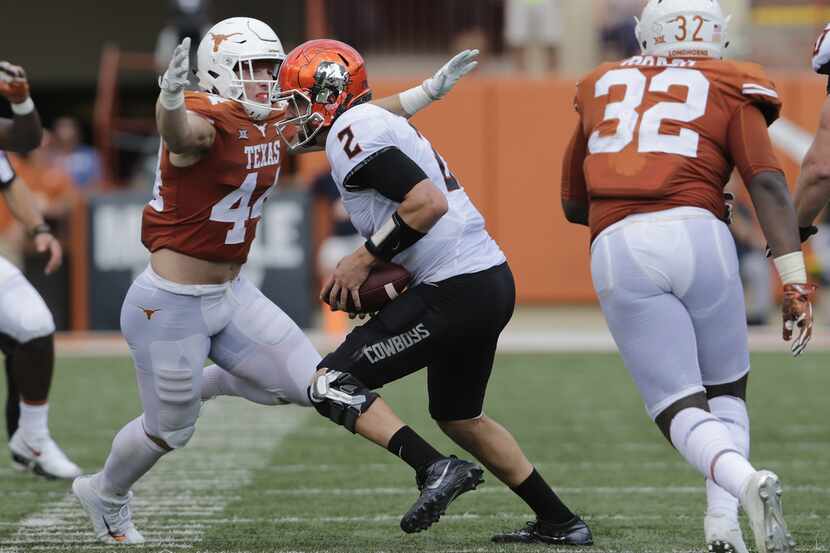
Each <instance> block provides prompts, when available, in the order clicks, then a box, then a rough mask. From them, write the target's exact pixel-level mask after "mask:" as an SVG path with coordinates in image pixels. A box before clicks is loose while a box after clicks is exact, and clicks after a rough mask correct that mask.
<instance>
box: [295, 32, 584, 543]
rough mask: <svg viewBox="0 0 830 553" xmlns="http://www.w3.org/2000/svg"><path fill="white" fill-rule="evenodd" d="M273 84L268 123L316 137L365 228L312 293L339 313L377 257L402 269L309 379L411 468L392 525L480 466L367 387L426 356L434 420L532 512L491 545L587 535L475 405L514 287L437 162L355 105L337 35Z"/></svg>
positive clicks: (307, 51)
mask: <svg viewBox="0 0 830 553" xmlns="http://www.w3.org/2000/svg"><path fill="white" fill-rule="evenodd" d="M280 89H281V90H282V91H283V95H282V96H281V98H282V99H283V100H284V101H286V102H287V103H288V108H287V115H286V119H284V120H283V122H281V123H280V125H279V128H280V132H281V133H283V136H284V138H285V139H286V142H287V143H288V144H289V147H290V148H293V149H295V150H302V149H304V148H308V147H320V146H323V145H324V147H325V150H326V156H327V157H328V160H329V163H330V164H331V167H332V176H333V177H334V180H335V183H336V184H337V187H338V189H339V192H340V194H341V196H342V198H343V203H344V206H345V208H346V211H347V212H348V213H349V216H350V218H351V221H352V224H354V226H355V228H356V229H357V230H358V232H359V233H360V234H361V235H362V236H363V237H364V238H366V242H365V245H363V246H361V247H360V248H358V249H357V250H356V251H355V252H354V253H353V254H351V255H349V256H347V257H345V258H343V259H342V260H341V261H340V263H339V265H338V267H337V269H336V270H335V273H334V275H333V276H332V278H331V279H330V280H329V282H328V283H327V284H326V285H325V287H324V289H323V291H322V294H321V299H323V300H324V301H326V302H327V303H329V304H330V305H331V306H332V307H333V308H335V309H337V308H339V309H345V308H346V306H347V300H348V299H349V296H351V298H352V299H353V301H354V302H355V305H356V306H357V307H358V309H360V298H359V296H358V294H357V290H358V288H359V287H360V285H361V284H362V283H363V282H364V280H365V279H366V277H367V275H368V273H369V270H370V268H371V267H372V266H373V265H375V264H376V263H378V262H381V261H387V262H388V261H393V260H394V262H395V263H398V264H400V265H403V266H404V267H406V268H407V269H408V270H409V271H410V273H411V274H412V282H411V283H410V287H409V289H408V290H406V291H405V292H404V293H403V294H401V295H400V297H398V298H396V299H394V300H393V301H391V302H390V303H389V304H387V305H386V306H384V308H383V309H381V311H380V312H379V313H378V314H377V315H376V316H374V317H373V318H372V319H371V320H369V321H368V322H367V323H365V324H363V325H361V326H359V327H357V328H355V329H354V330H353V331H352V332H351V333H350V334H349V335H348V337H347V338H346V340H345V342H344V343H343V344H342V345H341V346H340V347H339V348H337V350H336V351H334V352H333V353H331V354H329V355H327V356H326V357H325V358H324V359H323V360H322V361H321V362H320V364H319V365H318V367H319V371H318V372H317V375H316V377H315V380H314V382H313V383H312V386H311V387H310V396H311V399H312V401H313V402H314V405H315V407H316V408H317V410H318V411H319V412H320V413H321V414H322V415H323V416H326V417H328V418H330V419H331V420H332V421H334V422H335V423H337V424H340V425H342V426H345V427H346V428H347V429H349V430H350V431H352V432H357V433H359V434H361V435H362V436H364V437H366V438H367V439H369V440H371V441H373V442H375V443H377V444H378V445H380V446H382V447H385V448H387V449H388V450H389V451H390V452H391V453H393V454H394V455H397V456H399V457H400V458H401V459H403V460H404V461H405V462H406V463H407V464H409V465H410V466H411V467H412V468H413V469H414V470H415V472H416V482H417V484H418V487H419V489H420V490H421V496H420V498H419V500H418V501H417V502H416V504H415V505H414V506H413V508H412V509H411V510H410V511H409V512H408V513H407V514H406V515H404V517H403V519H402V520H401V528H402V529H403V530H404V531H406V532H417V531H420V530H424V529H426V528H428V527H429V526H430V525H431V524H432V523H433V522H435V521H437V520H438V518H439V517H440V516H441V514H443V513H444V511H445V510H446V508H447V505H448V504H449V503H450V502H451V501H452V500H453V499H454V498H455V497H457V496H458V495H459V494H461V493H464V492H465V491H468V490H470V489H473V488H475V486H476V485H477V484H478V482H479V478H480V475H481V470H480V469H478V468H477V467H475V465H473V464H472V463H468V462H466V461H461V460H457V459H453V458H447V457H444V456H443V455H442V454H441V453H439V452H438V451H437V450H435V449H434V448H433V447H432V446H431V445H430V444H428V443H427V442H425V441H424V440H423V439H422V438H420V437H419V436H418V435H417V434H416V433H415V432H414V431H413V430H412V429H411V428H410V427H409V426H406V425H405V424H404V423H403V422H402V421H401V420H400V419H398V418H397V416H395V414H394V413H393V412H392V411H391V409H390V408H389V406H388V405H387V404H386V403H385V402H384V401H383V399H381V398H380V396H378V394H377V393H375V392H374V391H372V390H374V389H377V388H380V387H382V386H383V385H385V384H387V383H389V382H392V381H395V380H398V379H400V378H403V377H404V376H406V375H408V374H411V373H413V372H415V371H417V370H419V369H421V368H423V367H425V366H426V367H427V371H428V383H429V384H428V388H429V411H430V414H431V416H432V417H433V419H435V421H436V422H437V423H438V425H439V426H440V428H441V429H442V430H443V431H444V432H445V433H446V434H447V435H448V436H450V437H451V438H452V439H453V440H454V441H455V442H456V443H457V444H459V445H460V446H461V447H463V448H464V449H466V450H467V451H469V452H470V453H472V454H473V455H474V456H475V457H476V458H477V459H479V460H480V461H481V462H482V463H483V464H484V465H486V466H487V468H489V469H490V470H491V471H492V472H493V473H494V474H495V475H496V476H497V477H498V478H499V479H500V480H502V481H503V482H504V483H505V484H507V485H508V486H509V487H510V488H511V489H512V490H513V491H514V492H515V493H516V494H517V495H518V496H519V497H521V498H522V499H523V500H524V501H525V502H526V503H527V504H528V506H530V507H531V508H532V509H533V510H534V512H535V513H536V516H537V517H538V518H537V520H536V521H534V522H532V523H530V524H529V525H528V526H527V527H526V528H522V529H520V530H518V531H516V532H510V533H505V534H500V535H498V536H495V537H494V538H493V539H494V541H497V542H524V543H532V542H543V543H551V544H554V543H555V544H563V543H565V544H573V545H589V544H591V543H592V537H591V532H590V530H589V529H588V527H587V525H586V524H585V523H584V522H583V521H582V519H580V518H579V517H578V516H577V515H575V514H574V513H573V512H571V511H570V510H569V509H568V508H567V507H566V506H565V505H564V504H563V503H562V502H561V500H560V499H559V497H557V495H556V493H554V491H553V490H552V489H551V487H550V486H549V485H548V484H547V483H546V482H545V480H544V479H543V478H542V476H541V475H540V474H539V473H538V472H537V471H536V469H535V468H534V467H533V466H532V465H531V464H530V462H529V461H528V460H527V458H526V457H525V456H524V454H523V452H522V450H521V449H520V448H519V445H518V444H517V443H516V440H515V439H514V438H513V436H512V435H511V434H510V433H509V432H508V431H507V430H506V429H505V428H504V427H502V426H501V425H499V424H498V423H497V422H496V421H494V420H493V419H491V418H489V417H487V416H486V415H485V414H484V412H483V404H484V395H485V391H486V388H487V381H488V379H489V377H490V372H491V370H492V366H493V359H494V355H495V352H496V345H497V342H498V338H499V334H500V333H501V331H502V329H503V328H504V327H505V325H506V324H507V322H508V321H509V320H510V317H511V316H512V314H513V308H514V305H515V286H514V283H513V275H512V273H511V271H510V268H509V266H508V264H507V260H506V258H505V256H504V253H502V251H501V249H500V248H499V246H498V244H496V242H495V241H494V240H493V239H492V238H491V237H490V235H489V234H488V233H487V230H486V229H485V224H484V219H483V218H482V216H481V214H480V213H479V212H478V210H477V209H476V208H475V206H474V205H473V204H472V202H471V201H470V198H469V197H468V196H467V194H466V192H465V191H464V189H463V188H462V187H461V186H460V184H459V183H458V181H457V180H456V178H455V177H454V176H453V174H452V172H451V171H450V170H449V168H448V166H447V164H446V162H445V161H444V159H443V158H441V156H440V155H439V154H438V153H437V152H436V151H435V150H434V149H433V147H432V145H431V144H430V142H429V141H428V140H427V139H426V138H424V137H423V136H422V135H421V134H420V133H419V132H418V131H417V130H416V129H415V128H414V127H413V126H411V125H410V124H409V123H408V122H407V121H406V119H404V118H402V117H398V116H396V115H394V114H392V113H389V112H388V111H384V110H382V109H379V108H378V107H377V106H374V105H372V104H370V103H368V101H369V100H370V99H371V90H370V88H369V84H368V81H367V76H366V70H365V67H364V61H363V58H362V57H361V56H360V54H359V53H358V52H356V51H355V50H354V49H353V48H351V47H350V46H348V45H347V44H344V43H342V42H338V41H334V40H312V41H309V42H306V43H304V44H302V45H300V46H298V47H297V48H296V49H294V50H293V51H292V52H290V53H289V54H288V56H287V58H286V60H285V62H284V63H283V66H282V68H281V69H280ZM412 99H414V100H417V98H411V99H410V98H404V103H406V102H407V101H409V100H412ZM405 107H406V106H405Z"/></svg>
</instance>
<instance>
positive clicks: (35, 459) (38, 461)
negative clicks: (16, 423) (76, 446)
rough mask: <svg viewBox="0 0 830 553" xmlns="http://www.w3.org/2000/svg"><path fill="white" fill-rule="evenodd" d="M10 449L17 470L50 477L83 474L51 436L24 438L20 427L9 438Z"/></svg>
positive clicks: (67, 476)
mask: <svg viewBox="0 0 830 553" xmlns="http://www.w3.org/2000/svg"><path fill="white" fill-rule="evenodd" d="M9 449H10V450H11V452H12V466H13V467H14V468H15V469H17V470H21V471H24V470H31V471H32V472H33V473H35V474H37V475H39V476H43V477H45V478H48V479H55V478H64V479H67V480H71V479H72V478H76V477H78V476H80V474H81V469H80V468H79V467H78V465H76V464H75V463H73V462H72V461H70V460H69V458H68V457H67V456H66V454H65V453H64V452H63V451H61V448H59V447H58V444H56V443H55V440H53V439H52V438H50V437H49V436H47V437H46V438H45V439H40V440H37V441H34V440H32V441H29V440H26V439H24V438H23V432H22V431H21V430H20V429H18V430H17V432H15V433H14V435H12V439H11V440H9Z"/></svg>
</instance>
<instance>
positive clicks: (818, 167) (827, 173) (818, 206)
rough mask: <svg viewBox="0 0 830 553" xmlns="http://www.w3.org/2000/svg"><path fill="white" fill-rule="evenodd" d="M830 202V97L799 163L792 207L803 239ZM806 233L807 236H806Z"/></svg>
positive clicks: (811, 231)
mask: <svg viewBox="0 0 830 553" xmlns="http://www.w3.org/2000/svg"><path fill="white" fill-rule="evenodd" d="M828 201H830V97H828V99H827V100H825V102H824V106H823V107H822V109H821V116H820V118H819V127H818V131H816V137H815V139H814V140H813V144H812V145H811V146H810V149H809V150H808V151H807V155H806V156H805V157H804V160H803V161H802V163H801V173H800V174H799V175H798V189H797V191H796V195H795V208H796V213H797V215H798V226H799V227H800V228H801V236H802V239H806V238H808V237H809V236H810V234H813V232H814V229H815V227H813V222H814V221H815V220H816V217H817V216H818V214H819V212H820V211H821V210H822V209H824V207H825V206H826V205H827V203H828ZM805 235H806V236H805Z"/></svg>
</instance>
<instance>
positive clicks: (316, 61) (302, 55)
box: [277, 39, 372, 150]
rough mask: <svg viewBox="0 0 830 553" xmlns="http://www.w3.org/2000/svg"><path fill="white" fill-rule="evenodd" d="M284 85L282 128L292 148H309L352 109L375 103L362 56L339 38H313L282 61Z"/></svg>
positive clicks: (279, 126)
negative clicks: (318, 134) (320, 134)
mask: <svg viewBox="0 0 830 553" xmlns="http://www.w3.org/2000/svg"><path fill="white" fill-rule="evenodd" d="M279 83H280V91H281V92H280V96H279V101H281V102H284V103H285V106H284V107H285V109H286V115H285V118H283V119H282V121H280V122H279V123H278V124H277V130H279V133H280V136H282V138H283V140H285V142H286V144H288V147H289V149H291V150H296V149H299V148H302V147H303V146H305V145H307V144H308V143H309V142H311V141H312V140H313V139H314V137H315V136H316V135H317V133H319V132H320V131H321V130H322V129H325V128H327V127H329V126H331V124H332V123H333V122H334V120H335V119H337V118H338V117H339V116H340V114H342V113H343V112H344V111H346V110H347V109H349V108H351V107H354V106H356V105H358V104H362V103H363V102H368V101H369V100H371V99H372V90H371V89H370V88H369V81H368V80H367V78H366V65H365V63H364V61H363V56H361V55H360V54H359V53H358V52H357V50H355V49H354V48H352V47H351V46H349V45H348V44H345V43H343V42H340V41H337V40H330V39H318V40H309V41H308V42H305V43H303V44H300V45H299V46H297V47H296V48H294V49H293V50H292V51H291V52H289V53H288V56H286V58H285V60H284V61H283V62H282V66H281V67H280V75H279Z"/></svg>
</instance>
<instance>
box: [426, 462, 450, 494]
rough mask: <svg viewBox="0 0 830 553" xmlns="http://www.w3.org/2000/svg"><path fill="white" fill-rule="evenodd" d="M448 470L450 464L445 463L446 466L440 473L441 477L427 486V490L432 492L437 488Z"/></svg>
mask: <svg viewBox="0 0 830 553" xmlns="http://www.w3.org/2000/svg"><path fill="white" fill-rule="evenodd" d="M448 470H450V463H447V466H446V467H444V472H442V473H441V476H439V477H438V480H436V481H435V483H434V484H428V485H427V489H429V490H434V489H435V488H437V487H438V486H440V485H441V482H443V481H444V477H445V476H446V475H447V471H448Z"/></svg>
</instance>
